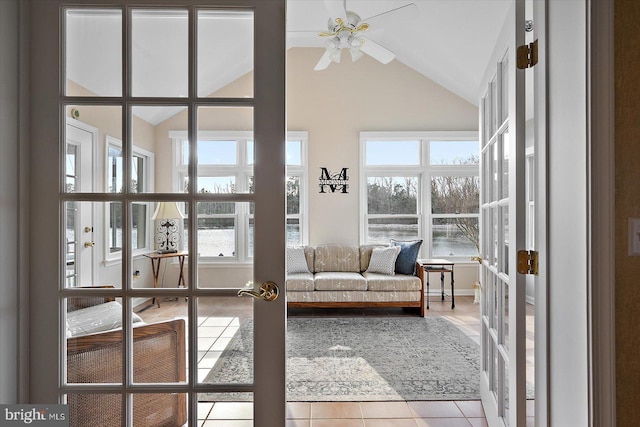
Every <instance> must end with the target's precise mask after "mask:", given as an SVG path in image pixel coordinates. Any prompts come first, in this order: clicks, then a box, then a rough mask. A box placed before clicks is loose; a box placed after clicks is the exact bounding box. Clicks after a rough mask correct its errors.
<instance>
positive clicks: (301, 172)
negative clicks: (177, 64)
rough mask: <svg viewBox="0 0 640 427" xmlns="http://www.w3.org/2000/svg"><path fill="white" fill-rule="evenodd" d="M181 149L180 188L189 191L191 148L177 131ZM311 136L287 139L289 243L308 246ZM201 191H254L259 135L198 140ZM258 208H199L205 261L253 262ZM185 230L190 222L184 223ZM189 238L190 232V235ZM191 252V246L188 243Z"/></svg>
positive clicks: (204, 135) (210, 134) (212, 134)
mask: <svg viewBox="0 0 640 427" xmlns="http://www.w3.org/2000/svg"><path fill="white" fill-rule="evenodd" d="M169 137H170V138H171V139H172V140H173V141H174V145H175V147H176V148H175V158H176V161H175V163H174V164H175V168H174V187H175V190H176V191H187V190H188V188H189V187H188V186H189V182H188V163H189V162H188V159H189V144H188V140H187V133H186V132H184V131H172V132H170V133H169ZM306 144H307V134H306V132H289V133H288V138H287V144H286V147H287V152H286V156H287V181H286V196H287V210H286V212H287V219H286V220H287V227H286V229H287V243H288V245H290V246H293V245H302V244H305V243H306V242H307V241H308V231H307V230H308V226H307V218H308V216H307V215H306V206H307V196H306V182H307V175H306V167H305V166H306ZM197 146H198V153H197V157H198V162H197V165H198V192H203V193H218V194H233V193H251V192H253V186H254V182H253V164H254V150H253V133H252V132H242V131H237V132H236V131H201V132H199V140H198V144H197ZM253 214H254V212H253V204H251V203H209V202H202V203H199V204H198V252H199V256H200V258H201V259H202V260H203V261H205V262H206V261H209V262H218V261H231V262H236V261H237V262H245V261H249V260H251V259H252V258H253V230H254V229H253V224H254V222H253ZM184 226H185V229H187V228H188V223H187V222H185V224H184ZM184 234H185V236H186V235H187V233H186V232H185V233H184ZM183 244H184V245H185V247H186V245H187V244H188V242H187V241H186V239H185V241H184V243H183Z"/></svg>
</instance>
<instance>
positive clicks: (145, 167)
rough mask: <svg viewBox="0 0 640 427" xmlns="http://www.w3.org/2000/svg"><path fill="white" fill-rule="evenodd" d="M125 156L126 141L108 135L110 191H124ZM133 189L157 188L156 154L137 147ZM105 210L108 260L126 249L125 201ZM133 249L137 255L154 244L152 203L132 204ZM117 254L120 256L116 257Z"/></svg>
mask: <svg viewBox="0 0 640 427" xmlns="http://www.w3.org/2000/svg"><path fill="white" fill-rule="evenodd" d="M123 158H124V154H123V152H122V142H121V141H120V140H118V139H116V138H113V137H111V136H108V135H107V156H106V159H107V167H106V177H105V180H106V181H105V186H106V191H107V192H108V193H122V192H123V191H124V188H123V186H124V182H123V179H122V178H123V176H124V171H123V168H122V167H123ZM131 176H132V179H131V191H132V192H134V193H142V192H150V191H153V185H152V182H153V179H152V176H153V153H151V152H149V151H146V150H143V149H142V148H139V147H135V146H134V147H133V153H132V162H131ZM106 205H107V212H106V213H105V215H106V217H107V219H108V221H107V224H108V227H107V230H106V234H107V238H106V239H105V242H106V244H107V248H106V251H105V254H107V259H115V258H119V257H120V254H121V252H122V244H123V243H122V226H123V224H122V204H121V203H113V202H112V203H107V204H106ZM131 209H132V212H131V220H132V222H133V229H132V231H131V232H132V244H133V246H132V250H133V253H134V254H137V253H142V252H146V251H149V250H150V248H151V246H152V244H151V239H150V236H151V232H150V226H151V225H150V223H151V221H150V220H149V217H150V216H151V212H150V210H149V205H148V203H144V202H133V203H132V205H131ZM113 255H116V256H113Z"/></svg>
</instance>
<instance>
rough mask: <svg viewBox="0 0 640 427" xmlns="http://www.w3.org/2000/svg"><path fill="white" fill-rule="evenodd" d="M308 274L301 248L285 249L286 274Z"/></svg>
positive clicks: (305, 259)
mask: <svg viewBox="0 0 640 427" xmlns="http://www.w3.org/2000/svg"><path fill="white" fill-rule="evenodd" d="M296 273H310V271H309V266H308V265H307V258H306V257H305V254H304V248H303V247H302V246H293V247H290V248H287V274H296Z"/></svg>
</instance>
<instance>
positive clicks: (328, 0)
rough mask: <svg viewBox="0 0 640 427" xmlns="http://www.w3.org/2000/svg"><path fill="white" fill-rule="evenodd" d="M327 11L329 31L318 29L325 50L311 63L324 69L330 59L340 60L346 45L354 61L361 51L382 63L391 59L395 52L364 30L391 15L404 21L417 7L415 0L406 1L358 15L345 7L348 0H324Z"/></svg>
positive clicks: (378, 23)
mask: <svg viewBox="0 0 640 427" xmlns="http://www.w3.org/2000/svg"><path fill="white" fill-rule="evenodd" d="M324 4H325V6H326V8H327V11H328V12H329V22H328V23H327V27H328V31H321V32H318V36H320V37H323V38H326V41H325V49H326V51H325V52H324V54H323V55H322V57H321V58H320V60H319V61H318V63H317V64H316V66H315V67H314V70H316V71H319V70H324V69H325V68H327V67H328V66H329V65H330V64H331V62H340V57H341V56H342V51H343V50H344V49H349V52H350V53H351V59H352V60H353V61H357V60H358V59H360V58H361V57H362V55H363V54H367V55H369V56H371V57H372V58H374V59H376V60H378V61H380V62H381V63H383V64H388V63H389V62H391V60H393V58H394V57H395V54H394V53H393V52H391V51H390V50H388V49H387V48H385V47H383V46H381V45H379V44H378V43H376V42H374V41H373V40H371V39H370V38H368V37H365V36H364V35H363V33H366V32H367V31H369V30H370V29H372V27H379V28H383V27H384V21H385V20H388V19H390V18H392V17H397V18H401V19H402V20H403V21H406V20H407V19H410V18H411V17H415V16H416V15H417V12H418V7H417V6H416V5H415V3H409V4H406V5H404V6H400V7H398V8H395V9H390V10H388V11H386V12H382V13H379V14H377V15H373V16H370V17H369V18H366V19H361V18H360V16H359V15H358V14H357V13H355V12H353V11H351V10H347V1H346V0H343V1H336V0H324Z"/></svg>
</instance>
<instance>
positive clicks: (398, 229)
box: [367, 217, 420, 244]
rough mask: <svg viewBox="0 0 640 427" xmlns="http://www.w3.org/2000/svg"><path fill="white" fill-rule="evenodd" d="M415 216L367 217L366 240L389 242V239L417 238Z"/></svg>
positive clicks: (381, 242) (416, 220)
mask: <svg viewBox="0 0 640 427" xmlns="http://www.w3.org/2000/svg"><path fill="white" fill-rule="evenodd" d="M419 238H420V236H419V234H418V219H417V218H401V217H399V218H369V220H368V221H367V242H368V243H380V244H389V242H390V241H391V239H395V240H415V239H419Z"/></svg>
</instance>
